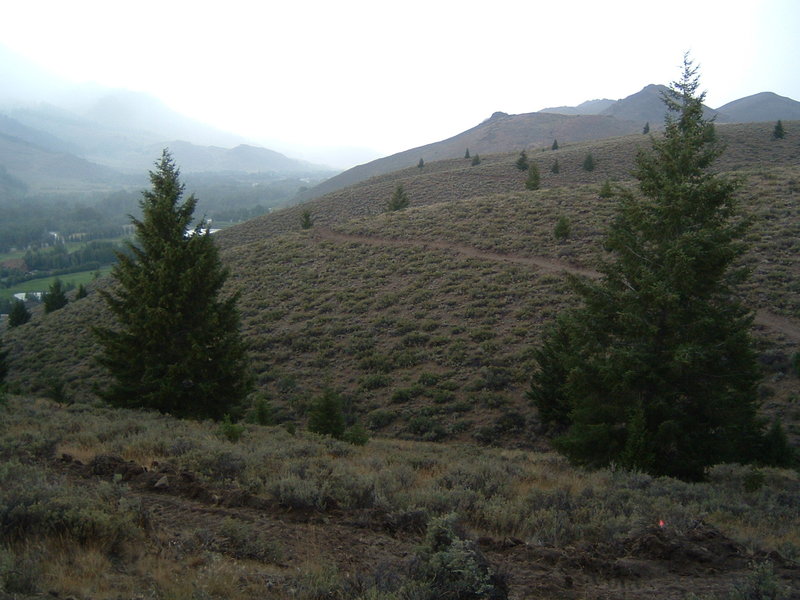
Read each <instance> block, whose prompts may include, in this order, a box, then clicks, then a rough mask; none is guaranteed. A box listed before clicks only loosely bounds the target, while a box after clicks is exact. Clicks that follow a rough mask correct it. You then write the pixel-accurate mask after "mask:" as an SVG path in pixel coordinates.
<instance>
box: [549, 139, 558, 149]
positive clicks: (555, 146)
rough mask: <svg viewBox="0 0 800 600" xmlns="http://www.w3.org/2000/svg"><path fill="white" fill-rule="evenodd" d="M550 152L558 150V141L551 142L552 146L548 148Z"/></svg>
mask: <svg viewBox="0 0 800 600" xmlns="http://www.w3.org/2000/svg"><path fill="white" fill-rule="evenodd" d="M550 149H551V150H558V140H553V145H552V146H550Z"/></svg>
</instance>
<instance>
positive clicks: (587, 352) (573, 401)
mask: <svg viewBox="0 0 800 600" xmlns="http://www.w3.org/2000/svg"><path fill="white" fill-rule="evenodd" d="M697 87H698V79H697V75H696V69H695V68H693V67H692V63H691V61H690V60H689V58H688V57H686V58H685V60H684V67H683V73H682V78H681V79H680V80H679V81H677V82H675V83H673V84H672V86H671V88H670V90H669V93H668V94H665V96H664V102H665V104H666V106H667V108H668V111H669V112H668V115H667V118H666V130H665V133H664V137H663V139H657V140H656V139H653V140H652V142H651V144H652V148H651V150H650V151H649V152H645V151H641V152H640V153H639V154H638V156H637V159H636V171H635V175H636V178H637V179H638V180H639V193H635V192H633V191H626V190H622V189H620V190H616V192H615V193H616V196H617V197H618V198H619V207H618V209H617V214H616V217H615V219H614V221H613V223H612V224H611V226H610V229H609V231H608V233H607V235H606V242H605V246H606V248H607V250H609V251H610V252H611V253H612V258H611V259H610V260H609V261H607V262H606V263H605V264H604V265H603V266H602V267H601V273H602V278H601V279H600V280H599V281H596V282H595V281H590V280H587V279H580V278H576V277H573V278H571V281H572V283H573V286H574V288H575V290H576V292H577V293H578V295H579V297H580V298H581V300H582V305H581V306H580V307H578V308H576V309H574V310H572V311H568V312H566V313H562V314H561V315H560V316H559V318H558V320H557V322H556V324H555V325H554V327H553V329H552V331H551V333H550V334H549V336H547V337H546V339H545V342H544V344H543V345H542V346H541V347H540V348H538V349H537V350H536V352H535V358H536V362H537V363H538V369H537V371H536V372H535V374H534V379H533V385H532V388H531V391H530V398H531V399H532V400H533V401H534V403H535V404H536V405H537V407H538V408H539V413H540V417H541V418H542V419H543V421H544V422H545V423H548V424H549V425H550V426H551V427H552V428H553V429H554V430H555V431H556V432H557V437H556V439H555V442H554V443H555V445H556V447H557V448H558V449H560V450H561V451H562V452H564V453H565V454H566V455H567V456H568V457H569V458H570V459H571V460H572V461H573V462H575V463H578V464H583V465H587V466H594V467H600V466H606V465H609V464H611V463H616V464H619V465H622V466H625V467H629V468H635V469H641V470H643V471H646V472H649V473H652V474H655V475H671V476H677V477H681V478H685V479H691V480H696V479H701V478H702V477H703V475H704V471H705V469H706V467H708V466H709V465H713V464H716V463H719V462H725V461H739V462H745V461H749V460H754V459H755V458H757V457H756V454H757V453H758V452H759V449H760V448H761V447H762V446H763V442H762V438H761V435H760V427H759V425H758V423H757V420H756V400H755V399H756V394H755V390H756V384H757V381H758V378H759V373H758V366H757V363H756V360H755V353H754V350H753V347H752V342H751V339H750V335H749V329H750V326H751V323H752V315H751V314H750V313H749V312H748V311H747V310H745V309H744V308H743V307H742V306H741V305H740V304H739V303H738V301H737V300H736V297H735V295H734V288H735V285H736V284H737V283H738V282H739V281H741V279H742V277H743V271H742V270H741V269H738V268H734V266H733V265H734V263H735V261H736V259H737V258H738V257H739V256H741V255H742V253H743V252H744V249H745V247H744V245H743V243H742V242H741V239H742V236H743V233H744V230H745V225H744V224H743V223H744V222H745V220H744V219H742V218H740V214H739V212H738V206H737V202H736V199H735V197H734V191H735V189H736V182H735V181H732V180H730V179H727V178H725V177H723V176H720V175H715V174H714V173H713V172H712V171H711V170H710V168H709V167H710V166H711V164H712V163H713V161H714V160H715V159H716V158H717V157H718V156H719V155H720V153H721V152H722V147H721V146H720V144H719V143H718V142H717V141H716V138H715V135H714V126H713V122H710V121H707V120H705V119H704V118H703V105H702V102H703V98H704V96H705V94H699V95H698V94H697V93H696V91H697Z"/></svg>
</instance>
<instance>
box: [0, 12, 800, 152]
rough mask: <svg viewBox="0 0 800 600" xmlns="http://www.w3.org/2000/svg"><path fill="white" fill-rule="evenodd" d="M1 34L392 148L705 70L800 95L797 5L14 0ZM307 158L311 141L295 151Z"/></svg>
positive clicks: (117, 72) (139, 84)
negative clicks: (684, 68) (686, 58)
mask: <svg viewBox="0 0 800 600" xmlns="http://www.w3.org/2000/svg"><path fill="white" fill-rule="evenodd" d="M0 7H2V18H0V45H4V46H6V47H7V48H9V49H11V50H12V51H14V52H16V53H18V54H20V55H22V56H24V57H26V58H29V59H32V60H33V61H35V62H37V63H39V64H40V65H42V66H44V67H46V68H47V69H48V70H50V71H51V72H53V73H55V74H57V75H60V76H62V77H65V78H68V79H70V80H73V81H76V82H89V81H91V82H96V83H100V84H103V85H107V86H114V87H123V88H127V89H133V90H139V91H146V92H148V93H151V94H153V95H155V96H157V97H159V98H160V99H162V100H163V101H164V102H166V103H167V104H168V105H169V106H170V107H172V108H174V109H177V110H178V111H180V112H182V113H184V114H186V115H188V116H191V117H194V118H196V119H199V120H202V121H205V122H207V123H210V124H213V125H215V126H217V127H220V128H223V129H226V130H229V131H232V132H235V133H239V134H242V135H245V136H247V137H248V138H251V139H253V140H258V141H261V142H263V143H268V144H271V146H272V147H274V148H275V149H278V150H283V151H287V150H291V149H292V148H300V147H303V146H354V147H367V148H371V149H374V150H375V151H377V152H378V153H380V154H390V153H393V152H398V151H400V150H404V149H407V148H411V147H414V146H419V145H422V144H426V143H429V142H433V141H437V140H440V139H444V138H447V137H450V136H452V135H455V134H457V133H459V132H461V131H463V130H465V129H468V128H470V127H472V126H474V125H477V124H478V123H479V122H481V121H482V120H484V119H486V118H488V117H489V116H490V115H491V114H492V113H493V112H495V111H504V112H507V113H512V114H513V113H525V112H533V111H536V110H540V109H542V108H544V107H547V106H558V105H575V104H579V103H580V102H583V101H584V100H589V99H594V98H611V99H617V98H622V97H625V96H628V95H630V94H632V93H635V92H637V91H639V90H640V89H641V88H642V87H644V86H645V85H647V84H649V83H664V84H667V83H669V82H670V81H673V80H674V79H675V78H676V77H678V75H679V65H680V63H681V59H682V56H683V52H684V51H686V50H689V51H690V52H691V54H692V57H693V58H694V59H695V61H696V63H698V64H700V66H701V78H702V79H701V81H702V86H703V88H704V89H706V90H707V91H708V96H707V104H709V105H710V106H712V107H718V106H720V105H722V104H724V103H726V102H729V101H731V100H734V99H736V98H740V97H743V96H748V95H750V94H754V93H757V92H761V91H773V92H775V93H777V94H780V95H783V96H789V97H791V98H794V99H796V100H800V68H798V61H800V2H798V1H797V0H764V1H761V2H759V1H757V0H750V1H736V0H726V1H719V2H718V1H708V0H690V1H684V0H671V1H669V2H658V3H656V2H650V1H649V0H635V1H629V2H628V1H614V0H606V1H603V0H593V1H590V2H584V1H582V0H580V1H573V2H569V1H566V2H559V3H557V2H546V3H545V2H536V1H533V0H516V1H509V0H482V1H480V2H477V1H473V0H459V1H450V0H404V1H402V2H391V3H390V2H382V1H381V0H367V1H363V2H362V1H360V0H339V1H338V2H337V1H331V0H324V1H319V0H300V1H291V2H290V1H288V0H286V1H283V2H275V1H273V0H265V1H260V2H257V1H254V0H226V1H225V2H221V1H217V2H204V1H202V0H191V1H183V0H136V1H135V2H134V1H130V0H114V1H110V0H97V1H89V0H69V1H64V0H24V1H23V0H0ZM295 155H297V153H295Z"/></svg>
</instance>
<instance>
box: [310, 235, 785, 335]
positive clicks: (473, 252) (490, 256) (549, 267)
mask: <svg viewBox="0 0 800 600" xmlns="http://www.w3.org/2000/svg"><path fill="white" fill-rule="evenodd" d="M314 238H315V239H317V240H327V241H331V242H338V243H357V244H368V245H371V246H390V247H397V248H433V249H436V250H451V251H454V252H457V253H458V254H461V255H462V256H464V257H466V258H478V259H483V260H491V261H498V262H508V263H514V264H521V265H527V266H531V267H535V268H537V269H541V270H542V271H545V272H548V273H571V274H573V275H583V276H585V277H590V278H591V279H598V278H599V277H600V273H598V272H597V271H594V270H592V269H585V268H581V267H577V266H575V265H573V264H570V263H568V262H566V261H563V260H558V259H554V258H548V257H545V256H519V255H514V254H500V253H497V252H487V251H485V250H481V249H479V248H475V247H472V246H465V245H462V244H456V243H452V242H446V241H443V240H436V241H432V240H419V239H407V240H401V239H396V238H384V237H375V236H367V235H355V234H348V233H342V232H340V231H334V230H332V229H328V228H325V227H317V228H315V229H314ZM755 324H756V325H759V326H761V327H765V328H766V329H768V330H770V331H772V332H773V333H777V334H779V335H783V336H784V337H785V338H787V339H788V340H789V341H790V342H792V343H795V344H798V343H800V325H798V324H796V323H794V322H793V321H792V320H790V319H788V318H786V317H784V316H781V315H777V314H775V313H773V312H770V311H768V310H766V309H763V308H762V309H759V310H758V311H756V315H755Z"/></svg>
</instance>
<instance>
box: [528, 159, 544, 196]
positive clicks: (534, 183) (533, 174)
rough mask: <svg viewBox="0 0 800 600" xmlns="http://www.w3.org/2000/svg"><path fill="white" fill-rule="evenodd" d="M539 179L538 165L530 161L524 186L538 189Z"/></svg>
mask: <svg viewBox="0 0 800 600" xmlns="http://www.w3.org/2000/svg"><path fill="white" fill-rule="evenodd" d="M540 180H541V178H540V177H539V167H537V166H536V163H531V165H530V166H529V167H528V178H527V179H526V180H525V188H526V189H529V190H538V189H539V182H540Z"/></svg>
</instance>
